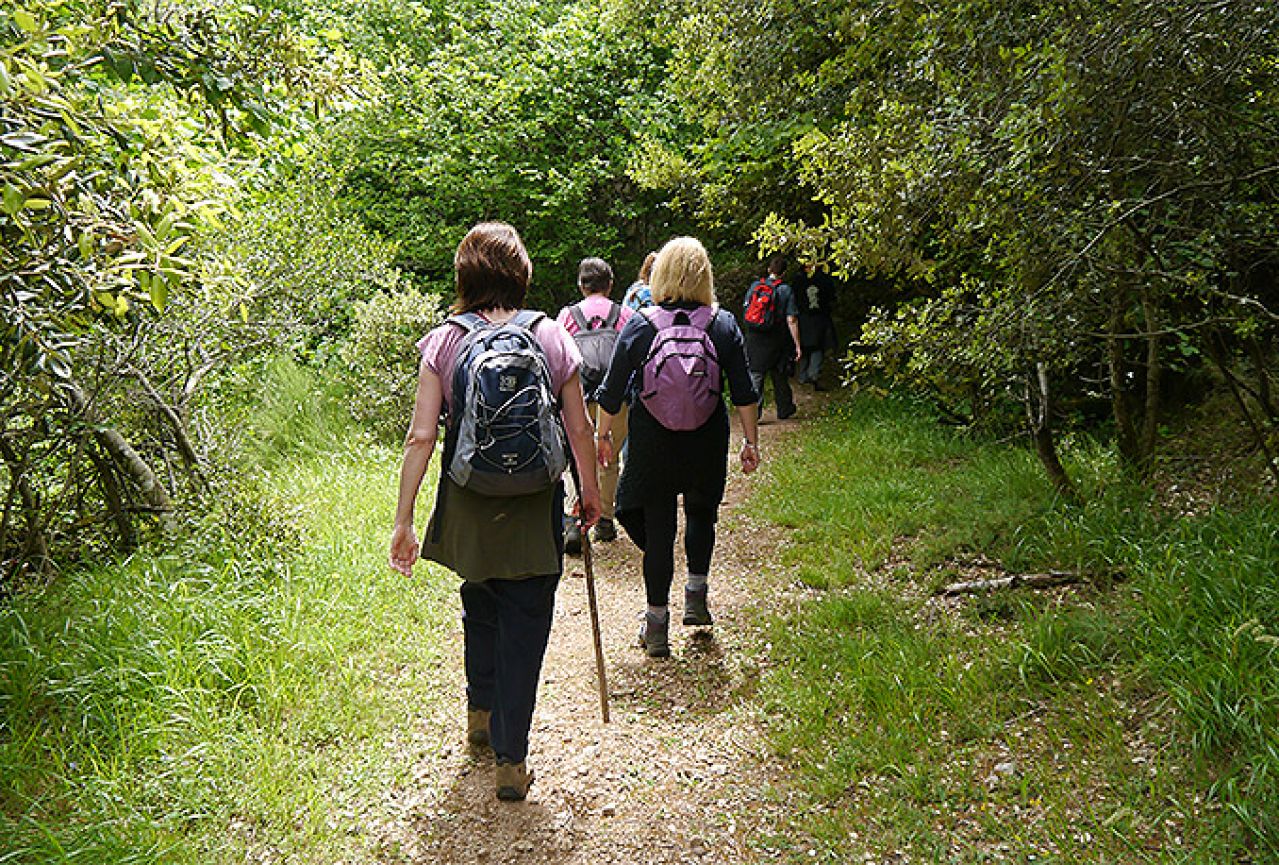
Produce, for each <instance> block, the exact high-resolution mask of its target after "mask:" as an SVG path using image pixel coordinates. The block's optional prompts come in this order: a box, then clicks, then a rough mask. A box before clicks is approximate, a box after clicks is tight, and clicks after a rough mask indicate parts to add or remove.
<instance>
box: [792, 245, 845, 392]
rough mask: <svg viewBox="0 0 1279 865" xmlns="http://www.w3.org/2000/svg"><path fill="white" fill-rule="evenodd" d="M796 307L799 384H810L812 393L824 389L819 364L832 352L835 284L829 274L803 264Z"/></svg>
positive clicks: (797, 282) (810, 263)
mask: <svg viewBox="0 0 1279 865" xmlns="http://www.w3.org/2000/svg"><path fill="white" fill-rule="evenodd" d="M796 286H797V287H798V289H799V290H798V291H796V292H795V300H796V304H797V305H798V307H799V339H800V346H801V347H802V348H803V350H804V356H803V357H801V358H800V360H799V373H798V374H797V375H796V376H795V378H796V380H797V381H798V382H799V383H800V384H811V385H812V386H813V389H814V390H825V387H824V386H823V385H822V383H821V374H822V361H823V360H824V359H825V357H826V354H827V353H828V352H831V351H833V350H834V349H835V345H836V338H835V320H834V318H833V317H832V315H831V313H832V311H833V310H834V308H835V283H834V282H833V281H832V280H831V278H830V275H829V274H827V273H826V271H824V270H822V269H821V268H820V267H818V266H817V265H815V264H813V263H812V262H808V261H806V262H804V267H803V273H802V274H801V276H800V278H799V279H798V280H796Z"/></svg>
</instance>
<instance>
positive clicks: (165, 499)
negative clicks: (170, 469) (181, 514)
mask: <svg viewBox="0 0 1279 865" xmlns="http://www.w3.org/2000/svg"><path fill="white" fill-rule="evenodd" d="M66 393H67V395H68V398H69V400H70V402H71V407H72V409H73V410H75V411H77V412H79V413H80V414H82V415H84V417H85V420H87V421H88V422H89V423H90V424H91V425H92V427H93V438H94V441H96V442H97V443H98V444H99V445H100V446H101V447H102V449H103V450H104V451H106V453H107V455H108V456H110V458H111V461H112V462H113V463H114V465H115V467H116V468H117V469H118V470H119V471H120V473H121V474H122V475H123V476H124V477H125V478H127V479H128V480H129V481H131V482H132V483H133V485H134V486H135V487H137V490H138V492H139V494H140V495H141V497H142V503H143V505H145V506H146V508H147V510H150V511H154V512H155V513H157V514H159V515H160V525H161V526H162V527H163V528H164V530H165V531H172V530H173V529H174V528H176V524H175V523H174V521H173V516H172V514H173V500H172V499H170V498H169V493H168V491H167V490H166V489H165V488H164V485H163V484H162V483H160V479H159V478H158V477H156V474H155V472H154V471H152V470H151V467H150V466H149V465H147V463H146V460H144V459H142V457H141V456H140V455H139V454H138V452H137V451H135V450H134V449H133V446H132V445H130V444H129V442H128V441H126V440H125V438H124V436H122V435H120V433H119V431H117V430H116V429H115V428H114V427H110V426H106V425H105V424H102V423H101V422H100V421H99V419H98V418H97V417H96V416H95V413H94V412H93V407H92V406H91V405H90V404H89V400H88V398H87V397H86V396H85V394H84V391H82V390H80V388H79V387H77V386H76V385H73V384H68V385H67V386H66Z"/></svg>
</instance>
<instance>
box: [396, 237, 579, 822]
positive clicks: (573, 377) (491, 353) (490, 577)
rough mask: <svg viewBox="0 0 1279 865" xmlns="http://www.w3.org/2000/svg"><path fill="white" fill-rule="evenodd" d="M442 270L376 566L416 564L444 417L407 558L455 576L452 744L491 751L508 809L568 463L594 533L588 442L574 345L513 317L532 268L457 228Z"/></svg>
mask: <svg viewBox="0 0 1279 865" xmlns="http://www.w3.org/2000/svg"><path fill="white" fill-rule="evenodd" d="M454 270H455V272H456V278H457V302H456V304H455V306H454V309H455V311H456V314H455V315H453V316H451V317H450V318H449V319H448V320H447V321H446V322H445V323H444V324H442V325H440V326H439V327H437V328H435V329H434V330H432V331H431V332H430V333H429V334H427V335H426V336H425V337H424V338H423V339H422V340H421V342H419V343H418V349H419V350H420V351H421V353H422V361H421V366H420V372H419V377H418V389H417V400H416V403H415V405H414V408H413V420H412V423H411V425H410V427H409V432H408V437H407V439H406V440H405V444H404V463H403V466H402V467H401V469H400V485H399V503H398V504H397V506H396V510H395V529H394V531H393V533H392V535H391V554H390V564H391V567H392V568H394V569H395V570H397V571H399V572H400V573H402V574H404V575H405V576H410V575H411V574H412V568H413V563H414V562H415V561H417V558H418V555H419V547H418V540H417V535H416V533H415V532H414V528H413V511H414V504H415V502H416V500H417V494H418V491H419V489H420V488H421V485H422V479H423V478H424V477H425V475H426V469H427V466H428V465H429V464H430V461H431V455H432V453H433V452H434V451H435V444H436V440H437V437H438V430H439V424H440V417H441V411H442V410H444V412H445V429H446V432H445V439H444V457H443V464H442V466H441V470H440V481H439V487H438V489H437V491H436V499H435V510H434V512H433V513H432V515H431V521H430V524H429V526H428V528H427V537H426V540H425V543H424V544H423V546H422V549H421V551H420V552H421V555H422V556H423V557H424V558H427V559H430V560H432V561H435V562H438V563H440V564H443V565H445V566H446V567H448V568H449V569H451V570H453V571H454V572H456V573H457V574H458V575H459V576H461V577H462V579H463V583H462V585H461V589H460V592H461V596H462V610H463V615H462V625H463V637H464V640H465V653H464V657H465V667H466V697H467V739H468V740H469V741H470V743H471V744H472V745H474V746H477V747H483V746H485V745H491V746H492V748H493V753H494V756H495V757H496V761H497V797H498V798H499V799H504V800H520V799H523V798H524V797H525V796H526V795H527V793H528V788H529V785H530V784H531V783H532V781H533V773H532V772H530V771H529V770H528V768H527V765H526V761H525V758H526V756H527V754H528V734H529V727H530V725H531V724H532V720H533V706H534V703H535V701H536V697H537V683H538V679H539V677H540V675H541V669H542V658H543V656H544V655H545V653H546V644H547V639H548V637H549V636H550V632H551V618H552V614H553V613H554V609H555V589H556V586H557V585H558V583H559V579H560V574H561V572H562V569H563V555H564V549H563V539H564V534H563V529H562V519H563V512H564V511H563V508H564V485H563V483H562V482H561V475H562V473H563V471H564V469H565V467H566V465H567V461H568V460H569V459H573V460H574V461H575V463H576V466H577V468H578V475H579V477H580V484H579V488H578V492H579V495H580V497H581V519H582V521H583V523H584V524H585V525H586V526H587V527H590V526H592V525H594V524H595V522H596V520H598V519H599V513H600V495H599V488H598V485H597V484H596V481H595V471H594V465H595V448H594V444H593V439H592V433H593V432H594V430H593V427H592V425H591V422H590V420H589V419H588V418H587V415H586V406H585V402H584V400H583V397H582V386H581V382H580V379H579V376H578V367H579V366H580V364H581V354H580V352H579V351H578V348H577V344H576V343H575V342H574V341H573V338H572V337H571V336H569V335H568V333H567V332H566V331H565V330H564V328H563V327H561V326H560V325H559V324H556V323H555V322H554V321H552V320H550V319H549V318H547V317H546V316H545V315H543V314H542V313H540V312H532V311H530V310H525V309H523V308H522V307H523V305H524V296H525V293H526V291H527V289H528V283H529V278H530V277H531V275H532V270H533V268H532V264H531V263H530V261H529V257H528V253H527V252H526V251H525V249H524V244H523V243H522V242H521V241H520V238H519V235H518V234H517V233H516V231H515V229H514V228H512V227H511V226H509V225H506V224H505V223H498V222H490V223H481V224H480V225H477V226H475V227H474V228H472V229H471V230H470V232H469V233H468V234H467V235H466V237H465V238H464V239H463V240H462V243H461V244H460V245H459V246H458V248H457V253H456V255H455V257H454ZM566 434H567V440H568V441H567V445H570V446H571V452H570V448H569V447H568V446H566V442H565V435H566Z"/></svg>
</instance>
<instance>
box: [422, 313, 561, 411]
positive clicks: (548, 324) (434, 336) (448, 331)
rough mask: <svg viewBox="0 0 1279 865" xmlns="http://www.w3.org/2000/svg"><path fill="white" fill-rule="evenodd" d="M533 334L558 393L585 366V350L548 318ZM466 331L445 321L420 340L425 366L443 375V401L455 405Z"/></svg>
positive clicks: (438, 374) (543, 320)
mask: <svg viewBox="0 0 1279 865" xmlns="http://www.w3.org/2000/svg"><path fill="white" fill-rule="evenodd" d="M533 335H534V336H535V337H537V341H538V343H539V344H541V346H542V351H544V352H546V366H547V368H548V370H549V371H550V373H551V386H552V387H553V388H555V393H556V394H557V395H558V394H559V392H560V391H561V390H563V389H564V385H565V384H567V383H568V380H569V379H570V378H572V377H573V373H575V372H577V370H578V368H579V367H581V365H582V352H581V351H580V350H579V349H578V347H577V342H576V341H575V340H574V339H573V337H571V336H569V335H568V331H566V330H565V329H564V328H563V327H561V326H560V325H559V324H558V323H556V322H554V321H551V320H550V319H549V318H543V319H542V320H541V321H539V322H538V323H537V327H536V328H535V329H534V330H533ZM465 336H466V331H464V330H462V328H460V327H458V326H457V325H455V324H449V323H448V322H445V323H444V324H442V325H440V326H439V327H437V328H435V329H434V330H432V331H431V332H430V333H428V334H427V335H426V336H424V337H422V338H421V339H420V340H418V343H417V347H418V350H419V351H421V352H422V356H423V357H424V358H426V366H427V368H428V369H429V370H431V372H433V373H435V374H436V375H437V376H439V377H440V384H441V385H442V386H443V391H444V404H445V405H446V406H452V404H453V362H454V361H455V360H456V359H457V350H458V347H459V346H460V345H461V344H462V339H463V337H465Z"/></svg>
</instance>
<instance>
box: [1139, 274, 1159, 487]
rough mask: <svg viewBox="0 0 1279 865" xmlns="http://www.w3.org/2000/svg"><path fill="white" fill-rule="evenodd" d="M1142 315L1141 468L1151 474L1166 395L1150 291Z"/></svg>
mask: <svg viewBox="0 0 1279 865" xmlns="http://www.w3.org/2000/svg"><path fill="white" fill-rule="evenodd" d="M1141 312H1142V317H1143V318H1144V319H1145V322H1146V405H1145V409H1144V410H1143V413H1142V419H1141V439H1140V442H1139V444H1140V451H1139V453H1140V462H1139V463H1138V465H1139V466H1140V468H1141V470H1142V471H1143V472H1148V471H1149V470H1150V468H1151V461H1152V460H1153V459H1154V456H1155V448H1156V445H1157V444H1158V440H1159V413H1160V404H1161V402H1162V395H1163V391H1162V379H1163V361H1162V355H1161V348H1160V338H1159V335H1158V334H1159V312H1158V310H1157V309H1156V308H1155V303H1154V301H1153V300H1152V299H1151V297H1150V290H1149V289H1148V288H1143V289H1142V291H1141Z"/></svg>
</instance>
